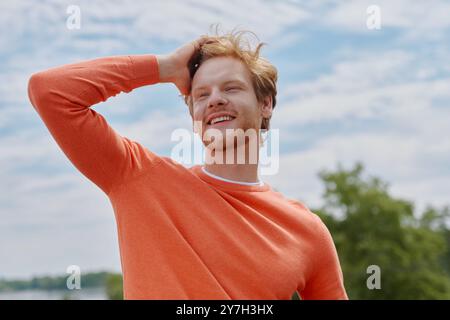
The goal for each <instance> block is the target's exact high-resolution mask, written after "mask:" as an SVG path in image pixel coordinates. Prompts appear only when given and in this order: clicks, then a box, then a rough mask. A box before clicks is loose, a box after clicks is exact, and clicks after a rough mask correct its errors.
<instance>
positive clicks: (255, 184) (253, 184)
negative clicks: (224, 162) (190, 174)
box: [201, 166, 264, 186]
mask: <svg viewBox="0 0 450 320" xmlns="http://www.w3.org/2000/svg"><path fill="white" fill-rule="evenodd" d="M201 168H202V171H203V172H204V173H205V174H207V175H208V176H210V177H212V178H214V179H217V180H222V181H225V182H231V183H236V184H241V185H244V186H263V185H264V182H263V181H261V179H258V181H257V182H242V181H236V180H230V179H226V178H222V177H219V176H216V175H215V174H212V173H210V172H208V171H206V169H205V167H203V166H202V167H201Z"/></svg>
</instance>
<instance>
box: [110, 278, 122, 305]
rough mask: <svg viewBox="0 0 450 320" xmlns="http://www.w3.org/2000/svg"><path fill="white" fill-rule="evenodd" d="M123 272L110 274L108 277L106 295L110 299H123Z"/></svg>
mask: <svg viewBox="0 0 450 320" xmlns="http://www.w3.org/2000/svg"><path fill="white" fill-rule="evenodd" d="M122 282H123V280H122V275H121V274H110V275H108V277H107V279H106V295H107V296H108V299H110V300H123V285H122Z"/></svg>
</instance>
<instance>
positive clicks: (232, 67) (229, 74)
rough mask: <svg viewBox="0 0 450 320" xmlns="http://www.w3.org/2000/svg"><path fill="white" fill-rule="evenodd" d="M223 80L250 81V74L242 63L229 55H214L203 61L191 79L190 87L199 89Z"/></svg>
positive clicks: (246, 82) (247, 82)
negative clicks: (214, 56)
mask: <svg viewBox="0 0 450 320" xmlns="http://www.w3.org/2000/svg"><path fill="white" fill-rule="evenodd" d="M225 81H238V82H239V81H240V82H242V83H244V84H249V83H250V75H249V72H248V70H247V68H246V67H245V65H244V63H243V62H241V61H239V60H238V59H235V58H231V57H216V58H211V59H208V60H206V61H205V62H203V63H202V64H201V66H200V68H199V69H198V70H197V72H196V73H195V75H194V78H193V79H192V89H193V90H195V89H200V88H203V87H207V86H209V85H214V84H216V83H217V84H220V83H223V82H225Z"/></svg>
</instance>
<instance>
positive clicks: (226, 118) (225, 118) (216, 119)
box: [211, 116, 233, 124]
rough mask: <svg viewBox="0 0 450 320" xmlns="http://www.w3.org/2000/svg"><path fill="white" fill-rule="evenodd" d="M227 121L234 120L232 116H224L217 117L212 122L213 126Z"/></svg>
mask: <svg viewBox="0 0 450 320" xmlns="http://www.w3.org/2000/svg"><path fill="white" fill-rule="evenodd" d="M227 120H233V118H232V117H230V116H222V117H217V118H214V119H212V120H211V124H214V123H217V122H220V121H227Z"/></svg>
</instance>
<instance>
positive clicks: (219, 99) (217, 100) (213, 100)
mask: <svg viewBox="0 0 450 320" xmlns="http://www.w3.org/2000/svg"><path fill="white" fill-rule="evenodd" d="M227 102H228V101H227V99H225V97H224V96H223V93H222V92H221V91H220V90H213V91H212V92H211V95H210V97H209V101H208V107H209V108H211V107H215V106H219V105H225V104H227Z"/></svg>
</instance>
